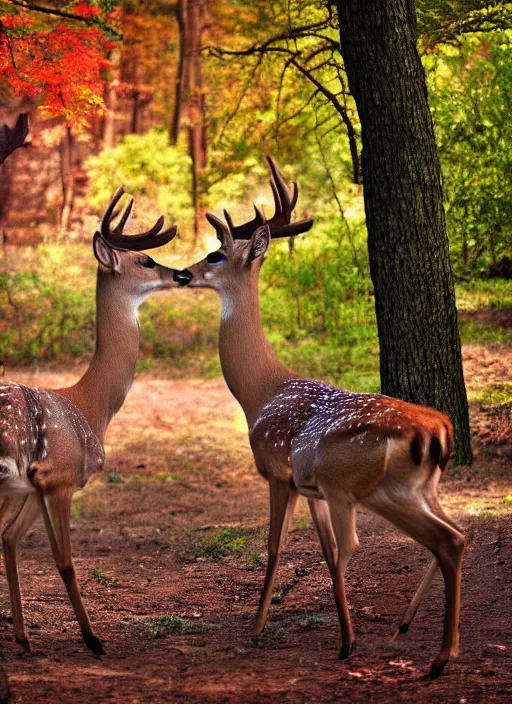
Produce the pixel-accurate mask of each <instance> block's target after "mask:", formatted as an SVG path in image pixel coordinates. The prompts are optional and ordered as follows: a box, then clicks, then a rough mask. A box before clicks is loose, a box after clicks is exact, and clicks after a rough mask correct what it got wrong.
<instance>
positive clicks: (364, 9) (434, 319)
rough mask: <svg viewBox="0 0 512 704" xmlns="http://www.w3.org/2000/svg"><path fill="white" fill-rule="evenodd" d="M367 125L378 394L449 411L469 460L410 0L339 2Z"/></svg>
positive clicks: (450, 286)
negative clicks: (376, 328) (378, 365)
mask: <svg viewBox="0 0 512 704" xmlns="http://www.w3.org/2000/svg"><path fill="white" fill-rule="evenodd" d="M337 5H338V12H339V21H340V38H341V53H342V56H343V60H344V62H345V69H346V72H347V77H348V82H349V86H350V89H351V92H352V94H353V96H354V99H355V101H356V104H357V109H358V113H359V118H360V121H361V129H362V143H363V180H364V201H365V211H366V224H367V228H368V249H369V256H370V270H371V276H372V280H373V284H374V288H375V306H376V313H377V325H378V332H379V342H380V372H381V385H382V392H383V393H385V394H389V395H391V396H397V397H399V398H402V399H405V400H408V401H412V402H414V403H421V404H425V405H428V406H433V407H435V408H438V409H439V410H442V411H444V412H445V413H447V414H448V415H449V416H450V417H451V419H452V422H453V425H454V430H455V453H456V459H457V461H458V462H459V463H469V462H471V461H472V454H471V437H470V431H469V417H468V404H467V398H466V389H465V386H464V377H463V373H462V358H461V347H460V338H459V330H458V326H457V310H456V307H455V291H454V283H453V273H452V269H451V262H450V258H449V251H448V237H447V234H446V221H445V214H444V209H443V196H442V188H441V170H440V164H439V156H438V152H437V147H436V142H435V135H434V128H433V123H432V118H431V115H430V110H429V106H428V99H427V89H426V82H425V74H424V71H423V67H422V65H421V61H420V58H419V55H418V51H417V47H416V10H415V4H414V0H338V2H337Z"/></svg>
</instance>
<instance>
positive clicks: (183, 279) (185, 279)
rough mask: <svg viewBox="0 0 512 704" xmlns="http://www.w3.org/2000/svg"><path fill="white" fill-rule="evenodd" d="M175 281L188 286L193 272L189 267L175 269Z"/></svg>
mask: <svg viewBox="0 0 512 704" xmlns="http://www.w3.org/2000/svg"><path fill="white" fill-rule="evenodd" d="M173 279H174V281H177V282H178V283H179V285H180V286H186V285H187V284H189V283H190V282H191V281H192V279H193V276H192V272H191V271H189V270H188V269H182V270H181V271H175V272H174V276H173Z"/></svg>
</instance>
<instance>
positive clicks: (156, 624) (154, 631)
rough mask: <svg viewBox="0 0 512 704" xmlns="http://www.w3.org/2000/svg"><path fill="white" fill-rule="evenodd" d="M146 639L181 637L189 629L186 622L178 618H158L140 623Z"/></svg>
mask: <svg viewBox="0 0 512 704" xmlns="http://www.w3.org/2000/svg"><path fill="white" fill-rule="evenodd" d="M140 626H141V627H142V630H143V631H144V633H145V635H146V636H147V637H148V638H151V639H154V638H164V637H165V636H169V635H181V634H182V633H184V632H185V631H186V630H187V628H188V627H189V624H188V621H186V620H185V619H183V618H180V617H179V616H158V617H155V618H150V619H148V620H147V621H142V622H141V623H140Z"/></svg>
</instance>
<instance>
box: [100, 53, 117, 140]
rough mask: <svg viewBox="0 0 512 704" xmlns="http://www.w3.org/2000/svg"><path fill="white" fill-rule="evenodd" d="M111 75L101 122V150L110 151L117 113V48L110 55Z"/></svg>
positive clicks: (114, 133) (106, 86) (106, 87)
mask: <svg viewBox="0 0 512 704" xmlns="http://www.w3.org/2000/svg"><path fill="white" fill-rule="evenodd" d="M109 58H110V63H111V71H110V73H111V75H110V76H109V80H108V81H107V82H106V84H105V120H104V122H103V149H112V147H114V146H115V143H116V111H117V86H118V85H119V71H120V63H121V51H120V49H119V47H115V48H114V49H112V51H111V53H110V57H109Z"/></svg>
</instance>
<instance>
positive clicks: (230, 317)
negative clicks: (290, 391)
mask: <svg viewBox="0 0 512 704" xmlns="http://www.w3.org/2000/svg"><path fill="white" fill-rule="evenodd" d="M258 274H259V271H258V267H255V266H253V267H252V269H251V272H250V273H249V274H248V276H249V285H245V286H239V287H237V288H233V289H231V290H230V291H224V292H221V298H222V313H221V322H220V333H219V356H220V362H221V366H222V372H223V374H224V379H225V380H226V383H227V385H228V387H229V389H230V391H231V393H232V394H233V396H234V397H235V398H236V399H237V401H238V402H239V403H240V405H241V406H242V408H243V410H244V412H245V415H246V417H247V422H248V424H249V427H251V426H252V424H253V423H254V421H255V420H256V418H257V417H258V415H259V413H260V411H261V409H262V407H263V406H264V405H265V403H267V401H269V400H270V399H271V398H272V397H273V395H274V394H275V393H276V391H277V389H278V388H279V386H280V384H281V383H282V382H283V380H284V379H288V378H290V377H292V376H294V375H293V374H292V372H291V371H290V370H289V369H287V368H286V367H285V366H284V364H283V363H282V362H281V361H280V360H279V358H278V357H277V355H276V354H275V352H274V350H273V349H272V347H271V346H270V343H269V342H268V340H267V338H266V337H265V334H264V332H263V327H262V325H261V315H260V307H259V298H258Z"/></svg>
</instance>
